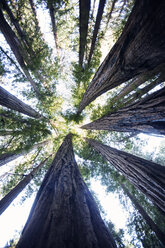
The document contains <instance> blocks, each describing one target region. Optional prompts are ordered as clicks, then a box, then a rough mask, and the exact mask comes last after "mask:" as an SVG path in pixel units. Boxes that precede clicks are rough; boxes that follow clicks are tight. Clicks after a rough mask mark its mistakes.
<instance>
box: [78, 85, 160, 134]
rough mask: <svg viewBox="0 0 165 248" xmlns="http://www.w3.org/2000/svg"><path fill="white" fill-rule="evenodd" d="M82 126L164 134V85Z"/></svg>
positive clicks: (85, 127)
mask: <svg viewBox="0 0 165 248" xmlns="http://www.w3.org/2000/svg"><path fill="white" fill-rule="evenodd" d="M82 128H84V129H96V130H110V131H118V132H135V133H136V132H143V133H148V134H152V133H153V134H157V135H160V134H161V135H165V87H164V88H162V89H160V90H158V91H156V92H154V93H152V94H151V95H149V96H146V97H145V98H144V99H142V100H139V101H138V102H136V103H134V104H132V105H128V106H126V107H124V108H121V109H119V110H118V111H116V112H114V113H113V112H112V113H111V112H110V113H108V114H107V115H105V116H103V117H101V118H100V119H98V120H96V121H94V122H92V123H89V124H87V125H84V126H82Z"/></svg>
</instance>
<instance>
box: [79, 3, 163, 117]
mask: <svg viewBox="0 0 165 248" xmlns="http://www.w3.org/2000/svg"><path fill="white" fill-rule="evenodd" d="M164 37H165V1H164V0H158V1H154V0H145V1H144V0H136V1H135V5H134V8H133V10H132V12H131V14H130V16H129V18H128V21H127V23H126V25H125V28H124V30H123V32H122V34H121V36H120V37H119V39H118V41H117V42H116V44H115V45H114V46H113V48H112V49H111V51H110V52H109V54H108V55H107V57H106V58H105V60H104V61H103V63H102V64H101V66H100V67H99V69H98V71H97V72H96V74H95V76H94V78H93V80H92V82H91V83H90V85H89V86H88V88H87V91H86V93H85V94H84V97H83V99H82V101H81V103H80V105H79V109H78V112H79V113H80V112H81V111H82V110H83V109H84V108H85V106H87V105H88V104H89V103H90V102H92V101H93V100H94V99H96V98H97V97H98V96H100V95H101V94H103V93H104V92H106V91H108V90H110V89H112V88H114V87H116V86H118V85H120V84H122V83H124V82H125V81H127V80H129V79H131V78H133V77H135V76H136V75H139V74H141V73H144V72H147V71H150V70H153V69H154V68H155V67H157V66H158V65H160V64H162V63H164V62H165V42H164Z"/></svg>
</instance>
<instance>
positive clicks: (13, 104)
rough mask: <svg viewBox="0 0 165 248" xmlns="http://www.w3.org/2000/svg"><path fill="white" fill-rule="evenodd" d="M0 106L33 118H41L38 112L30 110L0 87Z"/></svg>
mask: <svg viewBox="0 0 165 248" xmlns="http://www.w3.org/2000/svg"><path fill="white" fill-rule="evenodd" d="M0 105H2V106H5V107H6V108H9V109H12V110H15V111H18V112H20V113H23V114H25V115H28V116H30V117H33V118H43V117H42V115H40V114H39V113H38V112H36V111H35V110H34V109H32V108H31V107H30V106H29V105H27V104H25V103H24V102H22V101H21V100H19V99H18V98H17V97H15V96H14V95H12V94H10V93H9V92H8V91H7V90H5V89H4V88H2V87H1V86H0Z"/></svg>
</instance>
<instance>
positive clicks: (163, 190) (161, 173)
mask: <svg viewBox="0 0 165 248" xmlns="http://www.w3.org/2000/svg"><path fill="white" fill-rule="evenodd" d="M87 142H88V143H89V144H90V145H91V146H92V147H93V148H94V149H95V150H96V151H97V152H99V153H100V154H101V155H102V156H103V157H105V158H106V159H107V160H108V161H109V162H110V164H112V165H113V166H114V167H115V168H116V169H117V170H118V171H119V172H121V173H122V174H123V175H124V176H125V177H126V178H127V179H128V180H129V181H130V182H131V183H132V184H133V185H134V186H135V187H136V188H137V189H139V190H140V191H141V192H142V193H144V194H145V195H146V196H147V197H148V198H149V199H150V200H151V201H152V202H153V203H154V204H155V205H156V206H157V207H158V208H159V209H160V210H161V211H162V212H163V213H165V167H164V166H161V165H159V164H156V163H154V162H151V161H148V160H146V159H143V158H139V157H137V156H134V155H132V154H129V153H127V152H123V151H119V150H117V149H115V148H112V147H109V146H106V145H103V144H101V143H99V142H98V141H95V140H92V139H87Z"/></svg>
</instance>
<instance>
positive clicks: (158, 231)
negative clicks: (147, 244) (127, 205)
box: [121, 184, 165, 245]
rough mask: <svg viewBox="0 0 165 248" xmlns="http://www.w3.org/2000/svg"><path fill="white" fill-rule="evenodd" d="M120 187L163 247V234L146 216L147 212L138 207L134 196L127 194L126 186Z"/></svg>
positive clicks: (164, 242) (164, 234)
mask: <svg viewBox="0 0 165 248" xmlns="http://www.w3.org/2000/svg"><path fill="white" fill-rule="evenodd" d="M121 187H122V189H123V191H124V193H125V194H126V195H127V196H128V197H129V198H130V200H131V201H132V203H133V205H134V206H135V208H136V209H137V210H138V211H139V213H140V214H141V215H142V217H143V218H144V220H145V221H146V223H147V224H148V225H149V227H150V228H151V229H152V230H153V231H154V233H155V234H156V236H157V237H158V239H159V240H160V241H161V242H162V244H164V245H165V233H163V232H162V230H161V229H160V228H159V226H158V225H156V224H155V223H154V221H153V220H152V219H151V217H150V216H149V215H148V214H147V212H146V211H145V209H144V208H143V207H142V206H141V205H140V203H139V201H138V200H137V199H136V198H135V196H133V195H132V194H131V193H130V192H129V190H128V188H127V187H126V185H124V184H121Z"/></svg>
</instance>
